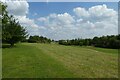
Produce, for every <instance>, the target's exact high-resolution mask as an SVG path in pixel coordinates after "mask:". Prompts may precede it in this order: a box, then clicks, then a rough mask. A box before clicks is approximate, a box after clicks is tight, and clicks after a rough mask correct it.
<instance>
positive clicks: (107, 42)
mask: <svg viewBox="0 0 120 80" xmlns="http://www.w3.org/2000/svg"><path fill="white" fill-rule="evenodd" d="M59 44H62V45H77V46H95V47H102V48H115V49H118V48H120V35H116V36H115V35H111V36H102V37H94V38H93V39H72V40H59Z"/></svg>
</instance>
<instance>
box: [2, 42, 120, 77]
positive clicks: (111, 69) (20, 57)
mask: <svg viewBox="0 0 120 80" xmlns="http://www.w3.org/2000/svg"><path fill="white" fill-rule="evenodd" d="M112 53H113V54H112ZM117 63H118V54H117V50H111V51H110V53H109V49H102V48H101V49H98V48H90V47H89V48H87V47H75V46H62V45H56V44H27V43H24V44H20V45H18V46H17V47H15V48H11V49H10V48H6V49H3V77H24V78H25V77H26V78H28V77H32V78H36V77H37V78H50V77H51V78H52V77H62V78H63V77H76V78H98V77H102V78H107V77H108V78H111V77H118V75H117V74H118V64H117Z"/></svg>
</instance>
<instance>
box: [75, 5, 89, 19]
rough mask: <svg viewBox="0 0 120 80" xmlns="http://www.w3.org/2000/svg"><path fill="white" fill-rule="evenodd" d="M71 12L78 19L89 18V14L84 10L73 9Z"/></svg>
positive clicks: (79, 8)
mask: <svg viewBox="0 0 120 80" xmlns="http://www.w3.org/2000/svg"><path fill="white" fill-rule="evenodd" d="M73 11H74V12H75V14H76V15H77V16H78V17H89V15H90V14H89V12H88V11H86V10H85V8H81V7H77V8H74V9H73Z"/></svg>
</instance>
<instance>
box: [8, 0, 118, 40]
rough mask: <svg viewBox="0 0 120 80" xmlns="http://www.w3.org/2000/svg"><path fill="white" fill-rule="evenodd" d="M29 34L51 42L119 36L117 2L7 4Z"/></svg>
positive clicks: (18, 2) (23, 2)
mask: <svg viewBox="0 0 120 80" xmlns="http://www.w3.org/2000/svg"><path fill="white" fill-rule="evenodd" d="M6 4H7V5H8V8H7V10H8V12H9V14H12V15H14V16H15V18H18V20H19V22H20V24H21V25H23V26H24V27H25V28H26V29H27V31H28V33H29V35H39V36H45V37H48V38H51V39H54V40H60V39H74V38H93V37H95V36H103V35H116V34H118V3H117V2H27V1H22V2H20V1H14V2H13V1H11V2H7V3H6Z"/></svg>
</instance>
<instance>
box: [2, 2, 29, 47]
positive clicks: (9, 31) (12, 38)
mask: <svg viewBox="0 0 120 80" xmlns="http://www.w3.org/2000/svg"><path fill="white" fill-rule="evenodd" d="M1 5H2V41H3V42H5V43H9V44H11V46H13V45H14V44H15V43H17V42H19V41H22V40H23V39H24V38H26V36H27V35H26V34H27V32H26V30H25V28H24V27H23V26H21V25H20V23H19V21H17V20H16V19H15V18H14V17H13V16H12V15H8V12H7V11H6V8H7V6H6V5H4V4H2V3H1Z"/></svg>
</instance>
